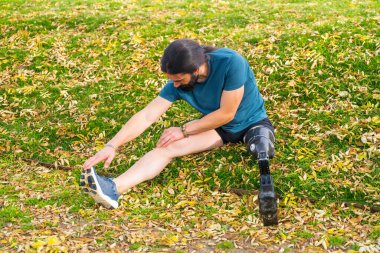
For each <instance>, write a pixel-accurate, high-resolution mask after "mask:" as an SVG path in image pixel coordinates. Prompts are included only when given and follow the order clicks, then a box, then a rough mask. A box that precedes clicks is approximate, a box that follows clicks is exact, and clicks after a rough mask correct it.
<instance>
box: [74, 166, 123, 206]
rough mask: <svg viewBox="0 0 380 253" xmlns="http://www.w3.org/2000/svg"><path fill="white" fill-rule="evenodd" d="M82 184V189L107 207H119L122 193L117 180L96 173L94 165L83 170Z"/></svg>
mask: <svg viewBox="0 0 380 253" xmlns="http://www.w3.org/2000/svg"><path fill="white" fill-rule="evenodd" d="M80 186H81V187H82V190H83V191H84V192H87V193H88V194H89V195H90V196H91V197H92V198H93V199H94V200H95V201H96V202H97V203H100V204H102V205H103V206H105V207H107V208H118V207H119V204H118V203H117V200H118V199H119V197H120V194H119V193H118V192H117V189H116V184H115V182H114V181H113V180H112V178H108V177H103V176H99V175H98V174H96V171H95V169H94V167H91V169H87V170H82V174H81V176H80Z"/></svg>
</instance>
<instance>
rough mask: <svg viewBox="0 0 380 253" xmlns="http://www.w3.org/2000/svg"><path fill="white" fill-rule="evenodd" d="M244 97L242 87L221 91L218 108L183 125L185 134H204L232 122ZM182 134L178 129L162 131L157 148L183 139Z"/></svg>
mask: <svg viewBox="0 0 380 253" xmlns="http://www.w3.org/2000/svg"><path fill="white" fill-rule="evenodd" d="M243 95H244V86H242V87H240V88H238V89H236V90H232V91H223V93H222V98H221V101H220V108H219V109H218V110H216V111H214V112H212V113H210V114H207V115H206V116H204V117H203V118H201V119H199V120H194V121H191V122H189V123H186V125H185V131H186V134H188V135H192V134H197V133H201V132H205V131H208V130H211V129H215V128H218V127H220V126H223V125H225V124H227V123H228V122H230V121H231V120H233V118H234V117H235V114H236V111H237V109H238V108H239V105H240V102H241V100H242V98H243ZM184 137H185V136H184V133H183V132H182V130H181V128H179V127H171V128H168V129H166V130H165V131H164V133H163V134H162V135H161V137H160V139H159V140H158V142H157V147H167V146H168V145H170V143H172V142H174V141H177V140H180V139H182V138H184Z"/></svg>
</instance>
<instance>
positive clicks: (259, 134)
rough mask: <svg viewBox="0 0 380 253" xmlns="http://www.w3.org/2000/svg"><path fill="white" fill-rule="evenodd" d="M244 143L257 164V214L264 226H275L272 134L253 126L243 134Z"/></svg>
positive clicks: (276, 222)
mask: <svg viewBox="0 0 380 253" xmlns="http://www.w3.org/2000/svg"><path fill="white" fill-rule="evenodd" d="M244 143H245V144H246V145H247V148H248V150H249V152H250V153H251V154H252V155H253V157H254V158H256V159H257V162H258V164H259V169H260V193H259V212H260V215H261V217H262V219H263V223H264V226H272V225H277V224H278V217H277V198H276V194H275V192H274V185H273V178H272V177H271V175H270V170H269V158H273V156H274V144H273V143H274V134H273V132H272V131H271V130H270V129H269V128H267V127H264V126H255V127H253V128H251V129H249V130H248V132H247V133H246V134H245V136H244Z"/></svg>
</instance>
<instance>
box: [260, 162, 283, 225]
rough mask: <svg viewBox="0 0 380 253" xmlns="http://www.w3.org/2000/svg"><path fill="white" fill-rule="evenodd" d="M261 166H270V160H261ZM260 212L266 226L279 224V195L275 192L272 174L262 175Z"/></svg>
mask: <svg viewBox="0 0 380 253" xmlns="http://www.w3.org/2000/svg"><path fill="white" fill-rule="evenodd" d="M261 166H265V167H268V168H269V161H268V160H261V161H260V160H259V167H261ZM260 169H261V168H260ZM259 212H260V215H261V217H262V219H263V223H264V226H273V225H277V224H278V217H277V197H276V194H275V192H274V185H273V178H272V176H271V175H270V174H264V175H263V174H261V175H260V193H259Z"/></svg>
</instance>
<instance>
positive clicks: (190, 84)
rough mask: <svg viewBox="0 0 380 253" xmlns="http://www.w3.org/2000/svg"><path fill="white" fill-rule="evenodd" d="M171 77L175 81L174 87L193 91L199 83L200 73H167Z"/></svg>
mask: <svg viewBox="0 0 380 253" xmlns="http://www.w3.org/2000/svg"><path fill="white" fill-rule="evenodd" d="M166 75H167V77H168V78H169V79H171V80H172V81H173V83H174V87H176V88H179V89H181V90H183V91H191V90H193V89H194V86H195V85H196V84H197V81H198V75H196V74H194V73H192V74H184V73H179V74H166Z"/></svg>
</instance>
